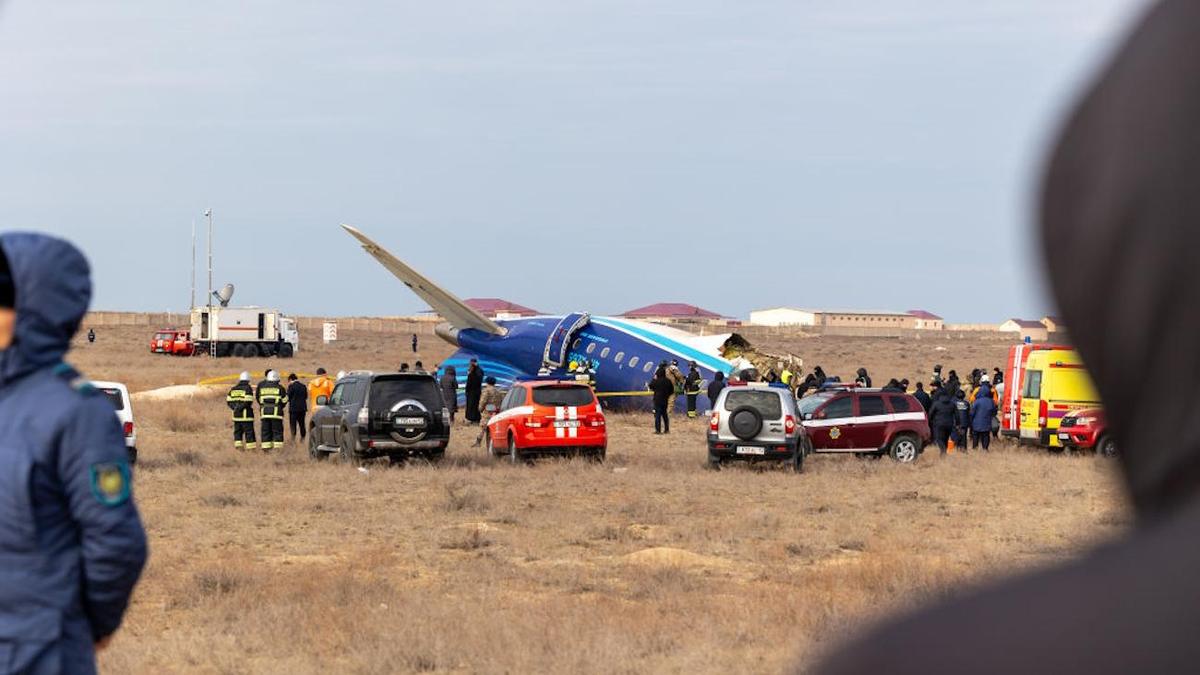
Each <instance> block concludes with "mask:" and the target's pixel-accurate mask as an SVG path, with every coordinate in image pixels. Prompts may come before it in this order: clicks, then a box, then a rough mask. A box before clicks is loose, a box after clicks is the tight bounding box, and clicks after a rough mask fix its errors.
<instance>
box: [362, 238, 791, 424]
mask: <svg viewBox="0 0 1200 675" xmlns="http://www.w3.org/2000/svg"><path fill="white" fill-rule="evenodd" d="M342 227H343V228H344V229H345V230H346V232H348V233H350V235H351V236H353V237H354V238H355V239H357V240H358V241H359V243H360V244H362V247H363V249H364V250H365V251H366V252H367V253H369V254H370V255H371V256H372V257H374V258H375V259H376V260H378V261H379V262H380V264H382V265H383V266H384V267H386V268H387V269H388V271H390V272H391V273H392V274H394V275H395V276H396V278H398V279H400V281H402V282H404V285H406V286H408V287H409V289H411V290H412V292H413V293H415V294H416V295H417V296H418V297H419V298H421V299H422V300H424V301H425V302H426V303H428V304H429V306H430V308H432V309H433V310H434V311H436V312H437V313H438V314H440V315H441V316H442V318H444V319H445V323H442V324H439V325H438V327H437V329H436V332H437V335H438V336H439V337H441V338H442V339H443V340H445V341H446V342H449V343H450V344H452V345H454V346H455V347H457V348H458V351H457V352H455V354H454V355H453V356H452V357H451V358H449V359H447V360H446V361H444V362H443V363H442V366H443V367H445V366H453V367H454V368H455V370H456V371H457V372H458V377H459V380H460V383H461V382H462V381H463V380H465V378H466V372H467V367H468V365H469V363H470V360H471V359H477V360H478V362H479V365H480V366H481V367H482V368H483V369H484V371H485V372H486V373H487V374H488V375H491V376H493V377H495V378H496V381H497V383H498V384H500V385H501V386H504V387H507V386H508V385H510V384H511V383H512V382H514V381H517V380H526V379H532V378H535V377H538V376H539V374H541V375H542V376H545V374H546V373H549V375H550V376H558V377H562V378H564V379H570V378H571V377H572V375H571V374H570V373H569V372H568V369H569V366H570V364H572V363H576V364H584V363H587V364H590V366H591V368H592V372H593V377H594V379H595V382H596V395H597V396H598V397H600V398H601V400H602V401H603V402H604V406H605V407H606V408H609V409H632V408H648V407H649V405H650V400H649V398H648V397H647V393H648V392H647V391H646V385H647V383H648V382H649V381H650V379H651V378H652V377H653V375H654V370H655V368H657V367H658V365H659V364H660V363H662V362H663V361H668V362H669V361H671V360H672V359H674V360H678V361H679V364H680V367H681V368H683V370H684V371H685V372H686V370H687V364H688V363H689V362H691V361H695V362H696V365H697V369H698V370H699V371H700V374H701V377H702V378H703V379H704V381H705V383H706V386H707V382H709V381H711V380H712V378H713V376H714V374H716V373H717V372H721V373H724V374H725V375H726V376H730V375H732V374H734V373H737V372H740V371H742V370H743V369H746V368H755V367H758V368H763V367H765V366H764V363H765V362H769V363H771V364H772V365H771V366H770V367H781V366H782V364H783V363H784V362H788V363H790V365H791V366H792V367H793V369H794V370H798V368H799V366H800V365H802V362H801V361H800V360H799V359H797V358H795V357H774V356H769V355H762V354H759V353H758V352H756V351H755V350H754V349H753V348H751V346H750V345H749V343H748V342H747V341H746V340H745V339H743V338H742V337H741V336H739V335H737V334H736V333H726V334H723V335H704V336H700V335H693V334H691V333H687V332H685V331H681V330H678V329H674V328H669V327H667V326H662V325H659V324H653V323H648V322H643V321H631V320H628V319H621V318H614V317H602V316H592V315H591V314H588V313H586V312H573V313H571V314H567V315H565V316H536V317H530V318H520V319H508V320H495V321H493V320H492V319H489V318H487V317H485V316H483V315H482V314H480V313H479V312H477V311H475V310H474V309H472V308H471V307H470V306H468V305H467V304H466V303H464V302H463V301H462V300H460V299H459V298H458V297H456V296H455V295H453V294H452V293H450V292H449V291H447V290H445V289H443V288H441V287H440V286H438V285H436V284H434V283H433V282H432V281H430V280H429V279H427V278H425V277H424V276H422V275H421V274H420V273H418V272H417V271H416V270H414V269H413V268H411V267H409V266H408V265H407V264H405V263H404V262H402V261H401V260H400V259H398V258H397V257H396V256H394V255H392V254H391V253H389V252H388V251H387V250H385V249H384V248H383V247H382V246H380V245H379V244H377V243H375V242H374V241H372V240H371V239H370V238H369V237H367V236H366V235H365V234H363V233H362V232H360V231H359V230H357V229H355V228H353V227H351V226H349V225H342ZM777 362H778V363H779V365H778V366H776V365H774V364H775V363H777ZM756 364H758V365H756ZM682 404H683V397H680V401H679V403H678V404H677V405H680V406H682Z"/></svg>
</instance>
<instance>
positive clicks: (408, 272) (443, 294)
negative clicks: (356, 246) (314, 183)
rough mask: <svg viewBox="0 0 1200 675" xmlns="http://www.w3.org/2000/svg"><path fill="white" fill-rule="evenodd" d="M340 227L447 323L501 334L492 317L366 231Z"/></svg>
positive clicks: (345, 226)
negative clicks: (406, 261)
mask: <svg viewBox="0 0 1200 675" xmlns="http://www.w3.org/2000/svg"><path fill="white" fill-rule="evenodd" d="M342 229H344V230H346V231H347V232H349V233H350V235H351V236H352V237H354V238H355V239H357V240H358V241H359V243H360V244H362V247H363V250H364V251H366V252H367V253H370V254H371V256H372V257H373V258H375V259H376V260H378V261H379V263H380V264H381V265H383V266H384V267H386V268H387V269H388V271H389V272H391V273H392V274H394V275H396V278H397V279H399V280H400V281H403V282H404V285H405V286H408V287H409V288H410V289H412V292H413V293H416V294H417V297H419V298H421V299H422V300H424V301H425V302H427V303H429V306H430V307H431V308H433V310H434V311H436V312H437V313H438V314H441V315H442V317H443V318H444V319H446V321H448V322H449V323H450V325H451V326H453V327H455V328H474V329H475V330H481V331H483V332H485V333H491V334H492V335H503V334H504V333H505V330H504V328H503V327H501V326H500V325H498V324H497V323H496V322H495V321H492V320H491V319H489V318H487V317H486V316H484V315H482V314H480V313H479V312H477V311H475V310H474V309H471V307H469V306H468V305H467V304H466V303H465V302H463V301H462V300H459V299H458V297H456V296H455V295H454V294H453V293H451V292H450V291H447V290H446V289H444V288H442V287H440V286H438V285H437V284H435V283H433V282H432V281H430V280H429V279H426V278H425V277H423V276H421V274H420V273H419V272H417V271H416V270H414V269H413V268H411V267H409V266H408V265H406V264H404V263H403V262H401V261H400V259H399V258H397V257H396V256H394V255H392V254H391V253H388V252H387V251H386V250H384V248H383V247H381V246H380V245H379V244H376V243H375V242H374V241H371V239H370V237H368V236H367V235H365V234H363V233H362V232H359V231H358V230H357V229H355V228H353V227H350V226H349V225H342Z"/></svg>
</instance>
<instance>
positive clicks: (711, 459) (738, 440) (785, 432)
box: [708, 384, 808, 471]
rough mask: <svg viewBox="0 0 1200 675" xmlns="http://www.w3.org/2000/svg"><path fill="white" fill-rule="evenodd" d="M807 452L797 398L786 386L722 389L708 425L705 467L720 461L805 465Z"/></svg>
mask: <svg viewBox="0 0 1200 675" xmlns="http://www.w3.org/2000/svg"><path fill="white" fill-rule="evenodd" d="M807 449H808V443H807V441H806V439H805V433H804V427H803V426H801V425H800V420H799V418H798V416H797V414H796V399H795V398H794V397H793V396H792V392H790V391H788V389H787V388H786V387H776V386H768V385H763V384H730V385H729V386H727V387H725V388H724V389H722V390H721V395H720V396H718V397H717V401H716V403H715V404H714V405H713V409H712V418H711V419H710V420H709V423H708V466H709V467H710V468H714V469H716V468H720V466H721V463H722V462H726V461H730V460H748V461H752V462H759V461H776V462H788V463H789V464H790V465H791V466H792V468H794V469H795V470H796V471H800V470H801V469H802V468H803V466H804V455H805V453H806V451H807Z"/></svg>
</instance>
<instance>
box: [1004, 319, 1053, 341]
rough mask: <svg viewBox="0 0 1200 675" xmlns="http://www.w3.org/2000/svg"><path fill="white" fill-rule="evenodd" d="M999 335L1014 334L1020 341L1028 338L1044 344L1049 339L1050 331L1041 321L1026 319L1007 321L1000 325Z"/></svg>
mask: <svg viewBox="0 0 1200 675" xmlns="http://www.w3.org/2000/svg"><path fill="white" fill-rule="evenodd" d="M997 330H999V331H1000V332H1001V333H1016V334H1017V335H1019V336H1020V337H1021V339H1022V340H1024V339H1025V338H1029V339H1030V340H1032V341H1034V342H1045V341H1047V340H1049V339H1050V331H1049V330H1048V329H1047V328H1046V325H1045V324H1043V323H1042V322H1041V321H1029V320H1027V319H1009V320H1008V321H1005V322H1004V323H1002V324H1000V328H998V329H997Z"/></svg>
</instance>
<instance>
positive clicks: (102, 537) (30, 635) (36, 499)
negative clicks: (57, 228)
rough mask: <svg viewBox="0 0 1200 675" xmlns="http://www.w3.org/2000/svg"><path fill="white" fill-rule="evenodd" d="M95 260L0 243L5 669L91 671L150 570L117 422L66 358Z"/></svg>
mask: <svg viewBox="0 0 1200 675" xmlns="http://www.w3.org/2000/svg"><path fill="white" fill-rule="evenodd" d="M90 276H91V273H90V271H89V268H88V263H87V260H86V259H85V258H84V257H83V254H82V253H80V252H79V250H78V249H76V248H75V247H74V246H72V245H71V244H69V243H67V242H65V241H62V240H60V239H56V238H53V237H48V236H45V235H38V234H25V233H21V234H14V233H8V234H4V235H0V447H2V448H3V450H0V524H2V526H0V560H3V561H4V562H3V564H0V671H2V672H5V673H72V674H75V673H84V674H85V675H86V674H88V673H95V672H96V663H95V654H96V652H98V651H100V650H103V649H104V648H106V647H107V646H108V645H109V643H110V642H111V640H112V637H113V635H114V634H115V633H116V631H117V629H118V628H119V627H120V625H121V620H122V618H123V617H124V614H125V610H126V608H127V607H128V605H129V598H130V594H131V593H132V592H133V588H134V586H135V585H136V583H137V580H138V577H139V576H140V575H141V571H142V567H143V565H144V564H145V561H146V534H145V531H144V530H143V529H142V523H141V519H140V518H139V516H138V512H137V508H136V506H135V505H134V500H133V494H132V484H131V480H132V475H131V472H130V466H129V460H128V457H127V455H126V452H125V442H124V438H123V436H122V431H121V426H120V424H119V423H118V422H117V419H116V416H114V415H113V409H112V406H111V405H109V403H108V399H107V398H106V397H105V396H104V395H103V394H102V393H100V392H99V391H98V390H96V389H95V388H94V387H92V386H91V385H90V384H89V383H88V382H87V380H86V379H85V378H84V377H83V376H82V375H80V374H79V373H78V372H77V371H76V370H75V369H73V368H71V367H70V366H68V365H66V364H65V363H63V361H62V359H63V357H64V356H65V355H66V353H67V350H68V349H69V348H70V342H71V338H72V337H73V336H74V335H75V332H76V331H77V330H78V329H79V324H80V322H81V320H82V319H83V315H84V314H85V313H86V312H87V307H88V303H89V301H90V299H91V291H92V284H91V279H90Z"/></svg>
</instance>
